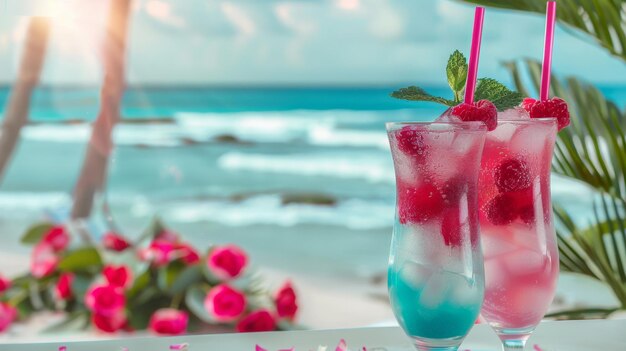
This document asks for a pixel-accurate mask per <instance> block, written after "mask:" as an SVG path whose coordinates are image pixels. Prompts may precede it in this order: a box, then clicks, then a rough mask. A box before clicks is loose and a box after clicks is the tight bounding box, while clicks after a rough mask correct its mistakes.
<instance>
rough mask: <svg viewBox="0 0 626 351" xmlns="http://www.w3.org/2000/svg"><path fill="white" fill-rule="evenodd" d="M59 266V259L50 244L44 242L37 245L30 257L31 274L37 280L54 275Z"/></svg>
mask: <svg viewBox="0 0 626 351" xmlns="http://www.w3.org/2000/svg"><path fill="white" fill-rule="evenodd" d="M58 264H59V257H58V256H57V255H56V254H55V252H54V248H53V247H52V245H50V244H49V243H47V242H45V241H42V242H40V243H39V244H37V245H35V248H34V249H33V252H32V253H31V256H30V273H31V274H32V275H33V277H35V278H43V277H45V276H48V275H50V274H52V273H53V272H54V271H55V270H56V269H57V265H58Z"/></svg>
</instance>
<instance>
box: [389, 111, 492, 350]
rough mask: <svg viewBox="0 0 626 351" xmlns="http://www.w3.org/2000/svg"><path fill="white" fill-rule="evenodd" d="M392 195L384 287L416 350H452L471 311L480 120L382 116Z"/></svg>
mask: <svg viewBox="0 0 626 351" xmlns="http://www.w3.org/2000/svg"><path fill="white" fill-rule="evenodd" d="M387 132H388V135H389V141H390V144H391V152H392V155H393V161H394V168H395V174H396V187H397V202H396V219H395V222H394V229H393V239H392V243H391V253H390V258H389V272H388V287H389V298H390V301H391V306H392V308H393V311H394V313H395V316H396V319H397V320H398V322H399V324H400V326H401V327H402V328H403V329H404V331H405V332H406V334H407V335H408V336H409V337H410V338H411V339H412V341H413V343H414V344H415V346H416V348H417V349H418V350H457V349H458V347H459V345H460V344H461V342H462V341H463V339H464V338H465V336H466V335H467V333H468V332H469V330H470V329H471V328H472V325H473V324H474V321H475V320H476V318H477V317H478V314H479V311H480V306H481V303H482V300H483V292H484V275H483V260H482V253H481V250H480V240H479V236H478V233H479V229H478V195H477V184H478V172H479V166H480V158H481V153H482V149H483V143H484V140H485V133H486V129H485V126H484V124H483V123H482V122H463V123H389V124H387Z"/></svg>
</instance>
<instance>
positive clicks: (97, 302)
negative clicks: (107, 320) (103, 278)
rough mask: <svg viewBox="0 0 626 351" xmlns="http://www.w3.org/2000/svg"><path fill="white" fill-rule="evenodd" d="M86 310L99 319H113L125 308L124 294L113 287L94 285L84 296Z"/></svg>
mask: <svg viewBox="0 0 626 351" xmlns="http://www.w3.org/2000/svg"><path fill="white" fill-rule="evenodd" d="M85 305H86V306H87V308H88V309H89V310H91V311H93V312H94V314H98V315H100V316H101V317H111V318H112V317H113V316H116V315H117V314H119V313H120V311H123V309H124V306H126V297H125V296H124V292H123V291H122V289H120V288H119V287H117V286H113V285H95V286H93V287H92V288H91V289H89V290H87V293H86V294H85Z"/></svg>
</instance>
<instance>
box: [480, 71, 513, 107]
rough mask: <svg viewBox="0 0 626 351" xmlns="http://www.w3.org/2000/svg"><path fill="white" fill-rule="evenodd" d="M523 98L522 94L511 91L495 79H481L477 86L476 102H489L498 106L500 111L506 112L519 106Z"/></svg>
mask: <svg viewBox="0 0 626 351" xmlns="http://www.w3.org/2000/svg"><path fill="white" fill-rule="evenodd" d="M523 98H524V96H523V95H522V94H520V93H518V92H516V91H512V90H510V89H509V88H507V87H506V86H505V85H504V84H502V83H500V82H498V81H497V80H495V79H491V78H481V79H479V80H478V84H477V86H476V93H475V97H474V100H476V101H478V100H489V101H491V102H493V104H494V105H496V108H498V111H504V110H508V109H510V108H512V107H515V106H518V105H519V104H520V103H521V102H522V99H523Z"/></svg>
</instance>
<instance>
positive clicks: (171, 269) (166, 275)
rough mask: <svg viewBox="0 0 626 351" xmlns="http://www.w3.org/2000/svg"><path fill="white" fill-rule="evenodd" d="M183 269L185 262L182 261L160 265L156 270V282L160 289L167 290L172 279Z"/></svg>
mask: <svg viewBox="0 0 626 351" xmlns="http://www.w3.org/2000/svg"><path fill="white" fill-rule="evenodd" d="M184 269H185V264H184V263H182V262H172V263H170V264H168V265H167V266H165V267H162V268H160V269H159V271H158V275H157V284H158V286H159V289H161V290H162V291H166V292H167V291H169V289H170V287H171V286H172V284H173V283H174V280H176V278H177V277H178V276H179V275H180V273H181V272H182V271H183V270H184Z"/></svg>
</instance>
